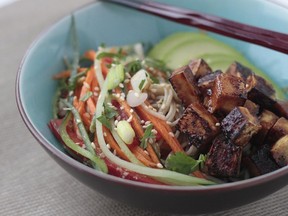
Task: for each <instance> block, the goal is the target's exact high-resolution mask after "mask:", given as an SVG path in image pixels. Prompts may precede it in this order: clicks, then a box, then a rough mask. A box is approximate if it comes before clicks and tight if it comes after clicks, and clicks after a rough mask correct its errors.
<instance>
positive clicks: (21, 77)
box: [16, 0, 288, 214]
mask: <svg viewBox="0 0 288 216" xmlns="http://www.w3.org/2000/svg"><path fill="white" fill-rule="evenodd" d="M159 2H165V3H168V4H174V5H179V6H181V7H187V8H192V9H195V10H197V11H202V12H205V13H210V14H215V15H219V16H222V17H226V18H229V19H233V20H237V21H241V22H245V23H249V24H253V25H257V26H261V27H265V28H269V29H273V30H277V31H281V32H283V30H285V31H288V29H287V28H286V27H287V24H288V23H287V22H288V11H287V10H285V9H284V8H282V7H280V6H277V5H274V4H272V3H269V2H268V1H267V2H264V1H261V0H255V1H250V0H242V1H230V0H218V1H213V0H193V1H186V0H179V1H175V0H174V1H172V0H168V1H167V0H166V1H164V0H163V1H159ZM255 8H257V10H255ZM73 14H74V16H75V19H76V25H77V33H78V36H79V39H80V48H81V52H82V53H83V52H84V51H85V50H87V49H91V48H94V49H96V48H97V47H98V46H99V45H100V44H101V43H102V42H105V44H107V45H109V46H110V45H124V44H131V43H136V42H139V41H140V42H143V43H145V44H153V43H156V42H158V41H159V40H160V39H161V38H163V37H165V36H167V35H169V34H171V33H173V32H177V31H195V30H196V29H193V28H190V27H187V26H183V25H180V24H176V23H172V22H170V21H166V20H163V19H160V18H156V17H153V16H151V15H147V14H143V13H141V12H139V11H133V10H130V9H126V8H123V7H119V6H115V5H111V4H109V3H99V2H95V3H93V4H90V5H87V6H86V7H83V8H82V9H79V10H77V11H76V12H75V13H73ZM276 24H277V25H276ZM70 25H71V16H70V15H69V16H67V17H65V18H63V19H62V20H60V21H59V22H58V23H56V24H55V25H53V26H52V27H51V28H50V29H48V30H47V31H45V32H44V33H42V35H41V36H40V37H39V38H38V39H37V40H36V41H35V42H34V43H33V44H32V45H31V47H30V48H29V50H28V51H27V53H26V55H25V57H24V58H23V61H22V63H21V65H20V68H19V72H18V75H17V82H16V98H17V104H18V108H19V111H20V113H21V115H22V118H23V120H24V122H25V124H26V125H27V127H28V128H29V130H30V131H31V133H32V134H33V135H34V136H35V138H36V139H37V140H38V142H39V143H40V144H41V145H42V146H43V147H44V149H45V150H46V151H47V152H48V153H49V154H50V155H51V156H52V158H53V159H55V160H56V161H57V162H58V163H59V165H61V166H62V167H63V168H64V169H66V170H67V171H68V172H69V173H70V174H72V175H73V176H74V177H75V178H77V179H78V180H80V181H81V182H83V183H84V184H86V185H88V186H89V187H91V188H93V189H95V190H96V191H98V192H100V193H102V194H104V195H106V196H108V197H111V198H113V199H115V200H118V201H121V202H124V203H127V204H129V205H132V206H135V207H140V208H145V209H151V210H156V211H161V212H170V213H189V214H198V213H208V212H216V211H221V210H225V209H231V208H234V207H237V206H241V205H244V204H247V203H250V202H253V201H255V200H258V199H260V198H262V197H264V196H267V195H269V194H271V193H273V192H274V191H276V190H278V189H280V188H281V187H283V186H285V185H286V184H287V182H288V167H285V168H282V169H279V170H277V171H275V172H273V173H269V174H266V175H263V176H260V177H256V178H253V179H249V180H244V181H241V182H235V183H229V184H223V185H216V186H209V187H195V186H189V187H186V186H185V187H181V186H173V187H172V186H156V185H148V184H144V183H139V182H132V181H129V180H123V179H120V178H116V177H114V176H110V175H107V174H103V173H100V172H98V171H95V170H93V169H92V168H89V167H87V166H84V165H83V164H81V163H79V162H77V161H76V160H74V159H72V158H70V157H69V156H68V155H67V154H66V153H65V152H64V150H63V148H62V146H61V144H60V143H59V141H58V140H56V139H55V137H54V136H53V135H52V133H51V132H50V130H49V129H48V127H47V123H48V122H49V120H50V119H51V118H52V100H53V95H54V92H55V90H56V87H57V83H56V82H55V81H53V80H52V79H51V77H52V75H53V74H54V73H56V72H57V71H60V70H61V69H63V64H62V57H63V56H68V57H69V54H70V53H71V38H70V36H69V35H70ZM286 33H287V32H286ZM211 35H212V36H213V37H216V38H218V39H220V40H222V41H224V42H226V43H228V44H230V45H231V46H233V47H235V48H236V49H238V50H239V51H240V52H242V53H243V54H244V55H245V56H246V57H247V58H248V59H249V60H250V61H252V62H253V63H254V64H255V65H257V66H258V67H259V68H260V69H262V70H263V71H264V72H265V73H267V74H268V75H269V76H270V77H271V79H272V80H274V81H275V82H276V83H277V84H278V85H279V86H280V87H283V88H284V87H285V86H286V85H287V83H288V82H287V80H288V73H287V69H288V58H287V56H286V55H284V54H281V53H278V52H275V51H272V50H269V49H266V48H263V47H259V46H256V45H252V44H249V43H245V42H241V41H237V40H233V39H230V38H226V37H222V36H219V35H215V34H211Z"/></svg>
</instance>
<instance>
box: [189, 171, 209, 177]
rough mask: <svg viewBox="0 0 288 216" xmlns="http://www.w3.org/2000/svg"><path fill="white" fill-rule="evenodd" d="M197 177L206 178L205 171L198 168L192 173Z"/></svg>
mask: <svg viewBox="0 0 288 216" xmlns="http://www.w3.org/2000/svg"><path fill="white" fill-rule="evenodd" d="M192 174H193V175H194V176H195V177H198V178H203V179H206V178H205V176H204V175H203V173H202V172H201V171H199V170H196V171H194V172H193V173H192Z"/></svg>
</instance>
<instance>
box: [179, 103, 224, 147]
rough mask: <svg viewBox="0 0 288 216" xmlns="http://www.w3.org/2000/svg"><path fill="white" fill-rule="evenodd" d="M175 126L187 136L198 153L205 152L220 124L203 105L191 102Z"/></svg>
mask: <svg viewBox="0 0 288 216" xmlns="http://www.w3.org/2000/svg"><path fill="white" fill-rule="evenodd" d="M177 128H178V130H179V131H180V132H181V133H184V134H186V135H187V136H188V139H189V142H190V144H191V145H194V146H196V147H197V149H198V150H199V152H200V153H205V152H207V151H208V150H209V147H210V145H211V142H212V140H213V139H214V138H215V136H216V135H217V134H218V133H219V131H220V124H219V123H218V120H217V119H216V118H215V117H214V116H213V115H212V114H211V113H209V112H208V111H207V110H206V109H205V107H204V106H203V105H201V104H199V103H192V104H190V105H189V106H188V107H187V108H186V110H185V111H184V113H183V115H182V117H181V118H180V120H179V122H178V124H177Z"/></svg>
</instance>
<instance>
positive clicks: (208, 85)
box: [197, 70, 222, 96]
mask: <svg viewBox="0 0 288 216" xmlns="http://www.w3.org/2000/svg"><path fill="white" fill-rule="evenodd" d="M220 74H222V71H221V70H217V71H215V72H213V73H209V74H206V75H205V76H202V77H201V78H200V79H198V83H197V85H198V88H199V89H200V91H201V93H202V94H203V95H206V94H207V95H209V96H211V93H209V92H207V91H208V90H210V91H212V90H211V89H212V88H213V85H214V81H215V79H216V77H217V76H218V75H220Z"/></svg>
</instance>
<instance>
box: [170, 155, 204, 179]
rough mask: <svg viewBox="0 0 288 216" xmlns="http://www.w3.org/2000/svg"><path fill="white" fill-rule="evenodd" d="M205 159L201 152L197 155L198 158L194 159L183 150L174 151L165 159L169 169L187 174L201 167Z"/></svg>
mask: <svg viewBox="0 0 288 216" xmlns="http://www.w3.org/2000/svg"><path fill="white" fill-rule="evenodd" d="M205 160H206V157H205V156H204V155H202V154H201V155H200V156H199V158H198V160H195V159H194V158H192V157H190V156H188V155H186V154H185V153H183V152H176V153H175V154H174V155H171V156H170V157H169V158H168V159H167V160H166V167H167V169H169V170H172V171H175V172H179V173H183V174H186V175H188V174H190V173H191V172H193V171H195V170H198V169H199V167H200V168H203V166H204V162H205Z"/></svg>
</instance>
